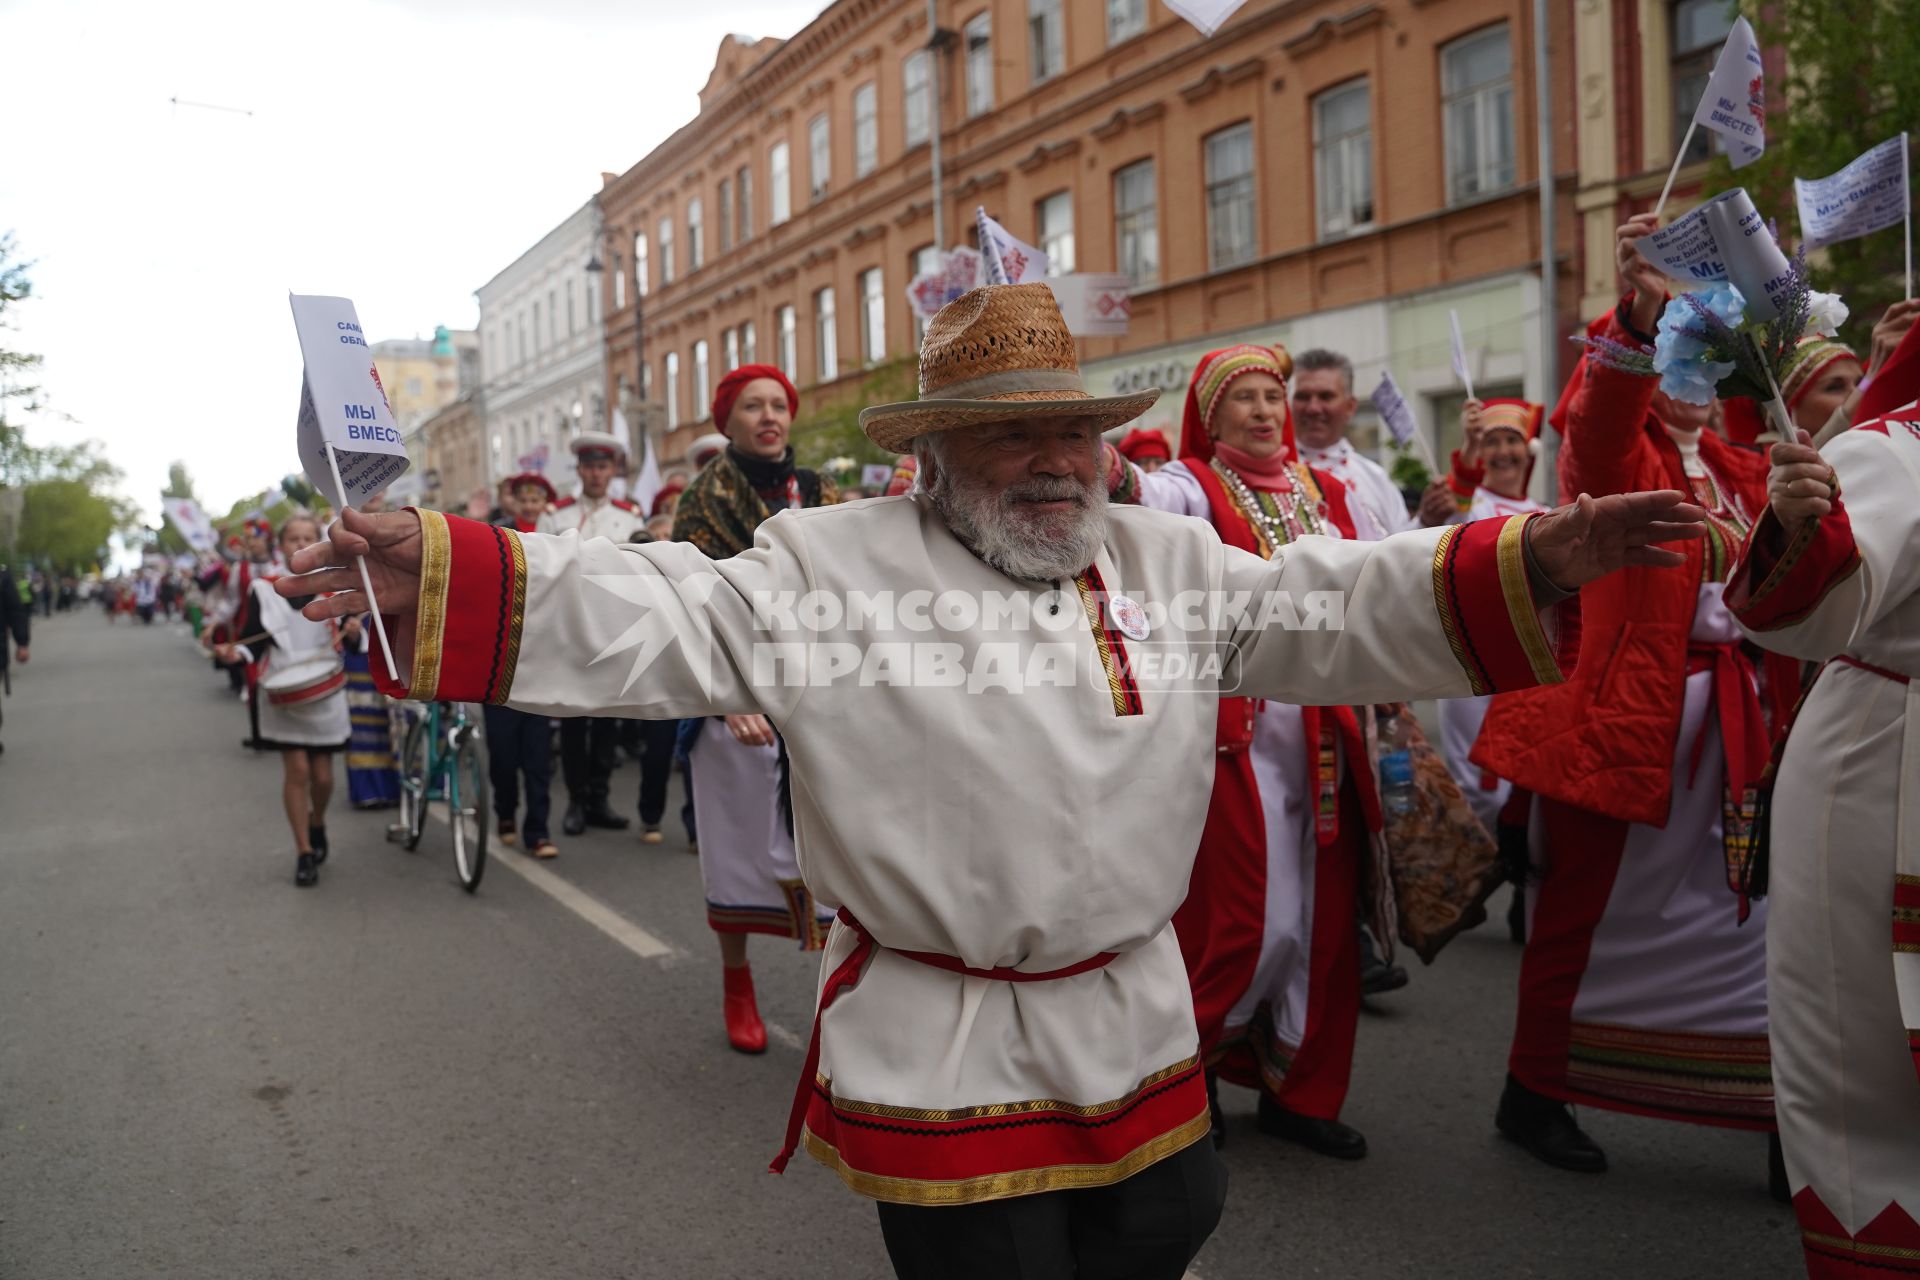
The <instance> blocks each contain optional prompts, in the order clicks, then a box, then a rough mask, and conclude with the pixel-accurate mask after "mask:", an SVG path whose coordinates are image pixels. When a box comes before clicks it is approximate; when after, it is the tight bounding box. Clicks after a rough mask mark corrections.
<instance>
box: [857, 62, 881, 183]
mask: <svg viewBox="0 0 1920 1280" xmlns="http://www.w3.org/2000/svg"><path fill="white" fill-rule="evenodd" d="M879 164H880V91H879V90H878V89H876V88H875V87H874V86H873V85H872V84H871V83H868V84H863V85H861V86H860V87H859V88H858V89H855V90H854V91H853V176H854V177H856V178H864V177H866V176H867V175H868V174H870V173H872V172H873V171H874V169H875V168H876V167H878V165H879Z"/></svg>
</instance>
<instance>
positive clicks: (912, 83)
mask: <svg viewBox="0 0 1920 1280" xmlns="http://www.w3.org/2000/svg"><path fill="white" fill-rule="evenodd" d="M927 67H928V60H927V52H926V50H924V49H922V50H920V51H919V52H917V53H912V54H909V55H908V56H907V60H906V62H904V63H902V64H901V67H900V83H901V87H902V90H903V93H902V98H903V100H904V103H905V110H906V116H907V145H908V146H909V147H917V146H919V145H920V144H921V143H923V142H925V141H926V140H927V136H928V134H929V133H930V132H931V131H932V129H933V86H932V84H930V83H929V82H928V79H927Z"/></svg>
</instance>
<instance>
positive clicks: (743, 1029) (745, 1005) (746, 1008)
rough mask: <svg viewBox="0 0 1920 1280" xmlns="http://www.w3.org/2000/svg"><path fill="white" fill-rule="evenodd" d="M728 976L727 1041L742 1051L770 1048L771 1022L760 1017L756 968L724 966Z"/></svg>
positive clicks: (723, 974)
mask: <svg viewBox="0 0 1920 1280" xmlns="http://www.w3.org/2000/svg"><path fill="white" fill-rule="evenodd" d="M720 973H721V975H722V976H723V977H724V978H725V979H726V992H727V998H726V1006H725V1007H726V1015H727V1043H728V1044H731V1045H732V1046H733V1047H734V1048H736V1049H738V1050H739V1051H740V1052H741V1053H765V1052H766V1051H767V1024H766V1023H764V1022H762V1021H760V1009H759V1007H758V1006H757V1005H755V1004H754V1001H753V969H752V967H751V966H748V965H744V964H743V965H741V966H740V967H739V968H738V969H729V968H727V967H726V966H725V965H722V966H721V968H720Z"/></svg>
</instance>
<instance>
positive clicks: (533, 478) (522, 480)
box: [507, 471, 560, 502]
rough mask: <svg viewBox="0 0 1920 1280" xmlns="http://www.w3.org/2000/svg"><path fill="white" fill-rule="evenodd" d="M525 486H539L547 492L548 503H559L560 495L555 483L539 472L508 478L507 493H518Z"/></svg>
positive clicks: (523, 472)
mask: <svg viewBox="0 0 1920 1280" xmlns="http://www.w3.org/2000/svg"><path fill="white" fill-rule="evenodd" d="M523 484H537V485H539V486H540V487H541V488H542V489H545V490H546V491H547V501H548V502H554V501H557V500H558V499H559V497H560V494H559V493H558V492H557V491H556V490H555V489H554V487H553V482H552V481H551V480H549V479H547V478H546V477H545V476H543V475H541V474H540V473H539V472H538V471H522V472H521V473H520V474H519V475H517V476H508V477H507V491H508V492H509V493H518V492H519V491H520V486H521V485H523Z"/></svg>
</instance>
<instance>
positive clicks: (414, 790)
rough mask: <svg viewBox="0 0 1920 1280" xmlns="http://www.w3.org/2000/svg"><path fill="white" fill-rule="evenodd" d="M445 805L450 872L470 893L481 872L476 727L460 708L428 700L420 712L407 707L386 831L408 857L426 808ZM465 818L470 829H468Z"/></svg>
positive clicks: (483, 796)
mask: <svg viewBox="0 0 1920 1280" xmlns="http://www.w3.org/2000/svg"><path fill="white" fill-rule="evenodd" d="M436 800H442V801H445V802H446V806H447V825H448V826H449V827H450V828H451V829H452V831H453V869H454V871H455V873H456V874H457V875H458V876H459V877H460V884H461V887H462V888H464V889H465V890H466V891H467V892H468V893H472V892H473V891H474V890H475V889H478V888H479V887H480V876H481V874H482V873H483V872H485V871H486V868H487V767H486V763H485V761H484V760H483V759H482V757H481V752H480V726H479V725H478V724H476V723H475V722H474V721H473V720H472V719H471V718H469V717H468V715H467V709H466V705H465V704H464V703H458V702H434V703H429V704H428V705H427V708H426V711H425V713H424V714H422V713H420V712H417V711H414V710H412V709H411V708H409V710H408V712H407V732H406V737H405V738H403V739H402V745H401V748H400V822H399V824H398V825H397V826H393V827H389V828H388V829H387V838H388V839H390V840H392V839H398V840H399V841H400V842H401V843H402V844H404V845H405V846H406V848H407V852H409V853H412V852H413V851H414V850H416V849H418V848H419V847H420V837H421V836H422V835H424V834H425V833H426V830H427V807H428V806H429V805H430V804H432V803H433V802H434V801H436ZM468 819H472V821H473V826H472V829H471V830H469V828H468V826H467V822H468Z"/></svg>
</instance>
